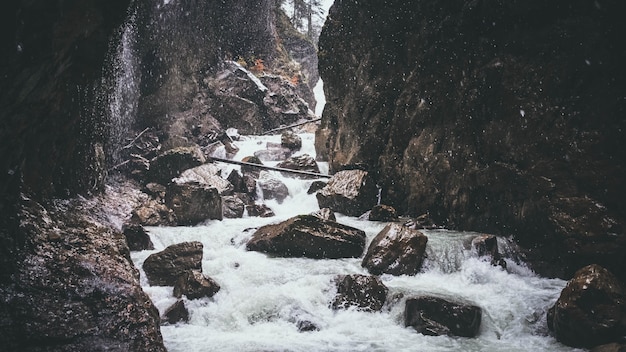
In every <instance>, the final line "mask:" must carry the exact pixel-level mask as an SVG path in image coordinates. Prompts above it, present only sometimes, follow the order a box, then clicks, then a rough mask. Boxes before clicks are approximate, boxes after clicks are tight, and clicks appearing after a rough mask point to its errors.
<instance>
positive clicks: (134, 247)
mask: <svg viewBox="0 0 626 352" xmlns="http://www.w3.org/2000/svg"><path fill="white" fill-rule="evenodd" d="M122 232H124V236H125V237H126V243H127V244H128V248H129V249H130V250H131V251H143V250H144V249H154V245H153V244H152V240H150V236H149V235H148V233H147V232H146V229H144V228H143V226H141V225H139V224H134V223H130V224H125V225H124V226H123V227H122Z"/></svg>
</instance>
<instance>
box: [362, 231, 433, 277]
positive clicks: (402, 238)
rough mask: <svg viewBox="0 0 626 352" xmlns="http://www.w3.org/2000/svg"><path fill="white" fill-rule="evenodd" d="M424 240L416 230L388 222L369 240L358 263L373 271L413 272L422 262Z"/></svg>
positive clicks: (398, 273) (372, 272)
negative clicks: (361, 260) (367, 246)
mask: <svg viewBox="0 0 626 352" xmlns="http://www.w3.org/2000/svg"><path fill="white" fill-rule="evenodd" d="M427 242H428V238H427V237H426V236H425V235H424V234H423V233H421V232H419V231H417V230H413V229H410V228H408V227H405V226H402V225H400V224H396V223H391V224H388V225H387V226H385V228H384V229H383V230H382V231H381V232H380V233H379V234H378V235H376V237H375V238H374V239H373V240H372V243H371V244H370V246H369V248H368V249H367V253H366V254H365V257H364V258H363V262H362V264H361V265H362V266H363V267H364V268H367V270H368V271H369V272H370V273H371V274H374V275H380V274H383V273H385V274H391V275H415V274H416V273H417V272H418V271H419V269H420V267H421V266H422V262H423V260H424V252H425V251H426V243H427Z"/></svg>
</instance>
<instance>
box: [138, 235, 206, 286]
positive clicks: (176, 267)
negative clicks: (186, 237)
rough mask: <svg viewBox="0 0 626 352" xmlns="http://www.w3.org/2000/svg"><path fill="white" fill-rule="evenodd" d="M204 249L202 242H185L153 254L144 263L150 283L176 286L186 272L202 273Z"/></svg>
mask: <svg viewBox="0 0 626 352" xmlns="http://www.w3.org/2000/svg"><path fill="white" fill-rule="evenodd" d="M202 247H203V246H202V243H201V242H183V243H178V244H173V245H171V246H169V247H167V248H165V249H164V250H162V251H161V252H158V253H154V254H151V255H150V256H149V257H148V258H146V260H145V261H144V263H143V270H144V271H145V272H146V276H147V277H148V283H150V285H155V286H174V284H175V283H176V281H177V280H178V279H179V278H180V276H181V275H182V274H184V273H185V272H186V271H189V270H198V271H202Z"/></svg>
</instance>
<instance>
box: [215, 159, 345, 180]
mask: <svg viewBox="0 0 626 352" xmlns="http://www.w3.org/2000/svg"><path fill="white" fill-rule="evenodd" d="M210 160H212V161H218V162H221V163H227V164H234V165H242V166H251V167H256V168H259V169H265V170H273V171H280V172H289V173H292V174H299V175H307V176H314V177H320V178H331V177H333V175H326V174H320V173H317V172H311V171H302V170H292V169H286V168H284V167H275V166H267V165H260V164H255V163H248V162H245V161H236V160H229V159H222V158H216V157H211V158H210Z"/></svg>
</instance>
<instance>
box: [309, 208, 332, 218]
mask: <svg viewBox="0 0 626 352" xmlns="http://www.w3.org/2000/svg"><path fill="white" fill-rule="evenodd" d="M311 215H313V216H317V217H318V218H320V219H324V220H330V221H337V217H335V213H333V211H332V210H330V209H328V208H324V209H320V210H318V211H315V212H313V213H311Z"/></svg>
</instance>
